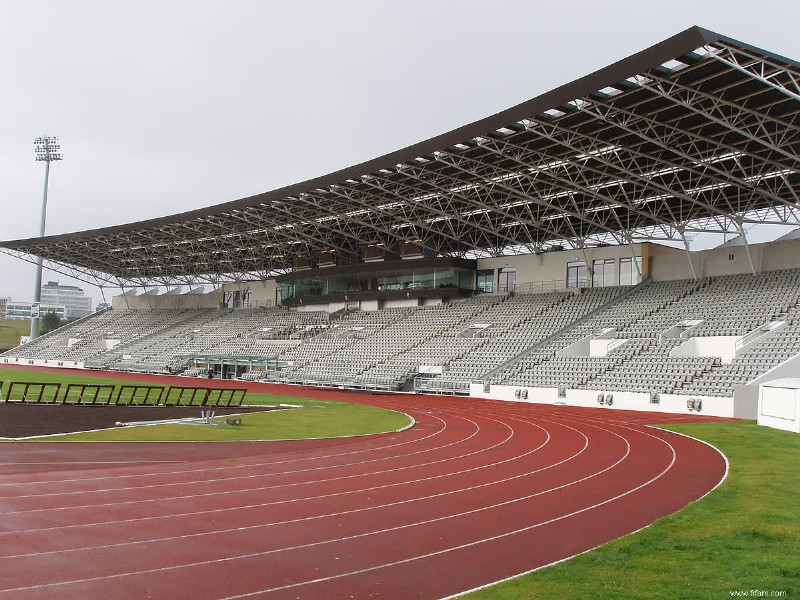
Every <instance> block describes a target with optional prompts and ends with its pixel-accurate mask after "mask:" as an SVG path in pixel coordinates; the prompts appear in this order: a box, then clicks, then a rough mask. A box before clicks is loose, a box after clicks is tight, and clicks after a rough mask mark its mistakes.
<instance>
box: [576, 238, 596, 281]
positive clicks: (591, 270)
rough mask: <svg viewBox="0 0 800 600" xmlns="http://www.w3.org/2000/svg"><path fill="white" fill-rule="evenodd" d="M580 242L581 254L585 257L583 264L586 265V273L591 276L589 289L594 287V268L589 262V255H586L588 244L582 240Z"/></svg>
mask: <svg viewBox="0 0 800 600" xmlns="http://www.w3.org/2000/svg"><path fill="white" fill-rule="evenodd" d="M578 242H579V243H580V249H581V254H582V255H583V262H585V263H586V272H587V273H588V274H589V285H588V287H594V266H593V265H592V263H591V261H590V260H589V255H588V254H586V244H585V243H584V241H583V240H582V239H581V240H578Z"/></svg>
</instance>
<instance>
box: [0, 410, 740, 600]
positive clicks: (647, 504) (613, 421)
mask: <svg viewBox="0 0 800 600" xmlns="http://www.w3.org/2000/svg"><path fill="white" fill-rule="evenodd" d="M355 400H356V401H360V402H365V401H368V402H370V403H373V404H380V405H383V406H387V407H390V408H394V409H397V410H401V411H403V412H406V413H408V414H410V415H412V416H413V417H414V418H415V419H416V420H417V424H416V425H415V426H414V427H413V428H412V429H409V430H407V431H404V432H400V433H393V434H387V435H380V436H369V437H363V438H352V439H347V440H328V441H324V440H322V441H321V440H316V441H308V442H286V443H283V442H264V443H239V444H227V443H224V444H180V445H177V444H138V445H132V444H114V445H111V444H59V445H54V444H30V443H8V444H3V450H4V453H3V455H2V460H0V514H2V518H1V519H0V565H2V568H1V569H0V598H15V599H17V598H53V597H59V598H86V597H101V596H102V597H104V598H126V599H127V598H142V597H149V598H177V597H192V598H250V597H258V598H326V599H327V598H332V597H337V598H338V597H345V598H347V597H354V598H366V597H372V598H410V597H416V598H441V597H446V596H449V595H452V594H456V593H458V592H461V591H464V590H468V589H472V588H475V587H477V586H480V585H484V584H487V583H490V582H493V581H497V580H500V579H503V578H507V577H510V576H513V575H515V574H518V573H522V572H526V571H529V570H531V569H534V568H536V567H539V566H542V565H546V564H549V563H552V562H554V561H557V560H561V559H563V558H566V557H569V556H572V555H574V554H576V553H579V552H582V551H584V550H587V549H589V548H593V547H595V546H597V545H599V544H601V543H603V542H605V541H608V540H610V539H614V538H616V537H619V536H622V535H625V534H627V533H630V532H632V531H635V530H637V529H639V528H641V527H643V526H645V525H647V524H649V523H651V522H652V521H654V520H655V519H657V518H659V517H661V516H664V515H666V514H669V513H672V512H675V511H677V510H679V509H681V508H682V507H683V506H685V505H686V504H687V503H689V502H691V501H693V500H695V499H697V498H699V497H701V496H702V495H704V494H705V493H706V492H708V490H710V489H712V488H713V487H714V486H715V485H717V484H718V483H719V481H720V480H721V479H722V478H723V477H724V474H725V469H726V464H725V460H724V458H723V457H722V456H721V455H720V454H719V453H718V452H717V451H716V450H714V449H713V448H711V447H709V446H707V445H705V444H702V443H700V442H697V441H694V440H691V439H689V438H685V437H682V436H677V435H673V434H670V433H668V432H663V431H660V430H655V429H652V428H649V427H647V426H646V423H647V422H648V421H649V422H665V421H667V420H669V417H668V416H666V415H658V416H655V415H652V414H644V413H626V412H623V411H611V410H601V409H574V408H567V407H552V406H543V405H529V404H518V403H502V402H496V401H488V400H476V399H463V398H439V397H420V396H363V395H359V396H356V398H355ZM684 418H685V417H677V419H684Z"/></svg>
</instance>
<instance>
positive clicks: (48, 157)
mask: <svg viewBox="0 0 800 600" xmlns="http://www.w3.org/2000/svg"><path fill="white" fill-rule="evenodd" d="M33 143H34V147H35V148H36V160H37V161H44V193H43V194H42V216H41V218H40V219H39V237H44V231H45V222H46V221H47V184H48V181H49V180H50V162H51V161H54V160H61V159H62V158H63V155H62V154H61V152H60V150H61V146H60V145H59V144H58V138H57V137H54V136H53V137H51V136H47V135H45V136H42V137H37V138H36V139H35V140H33ZM41 302H42V257H41V256H39V257H37V258H36V281H35V283H34V289H33V305H32V306H31V336H30V339H31V340H35V339H36V338H37V337H39V315H40V314H41V312H40V311H41Z"/></svg>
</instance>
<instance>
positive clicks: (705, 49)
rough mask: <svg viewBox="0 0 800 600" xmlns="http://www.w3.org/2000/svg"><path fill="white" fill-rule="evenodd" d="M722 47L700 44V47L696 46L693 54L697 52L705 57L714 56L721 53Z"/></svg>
mask: <svg viewBox="0 0 800 600" xmlns="http://www.w3.org/2000/svg"><path fill="white" fill-rule="evenodd" d="M719 53H720V49H719V48H715V47H714V46H700V47H699V48H695V49H694V50H693V51H692V54H696V55H698V56H702V57H704V58H706V57H709V56H714V55H715V54H719Z"/></svg>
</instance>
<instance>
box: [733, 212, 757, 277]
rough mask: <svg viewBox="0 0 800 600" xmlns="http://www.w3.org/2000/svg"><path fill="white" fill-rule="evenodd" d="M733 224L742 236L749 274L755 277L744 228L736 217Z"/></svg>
mask: <svg viewBox="0 0 800 600" xmlns="http://www.w3.org/2000/svg"><path fill="white" fill-rule="evenodd" d="M733 222H734V223H736V229H737V230H738V231H739V235H740V236H742V241H743V242H744V251H745V254H747V262H749V263H750V272H751V273H752V274H753V275H755V274H756V266H755V265H754V264H753V255H752V254H750V244H748V243H747V234H745V232H744V227H742V217H740V216H738V215H737V216H736V218H735V219H734V220H733Z"/></svg>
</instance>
